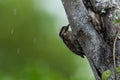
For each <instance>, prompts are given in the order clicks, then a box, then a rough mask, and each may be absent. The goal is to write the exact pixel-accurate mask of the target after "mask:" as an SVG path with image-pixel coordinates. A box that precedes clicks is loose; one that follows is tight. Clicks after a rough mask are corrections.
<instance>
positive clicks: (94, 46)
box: [62, 0, 120, 80]
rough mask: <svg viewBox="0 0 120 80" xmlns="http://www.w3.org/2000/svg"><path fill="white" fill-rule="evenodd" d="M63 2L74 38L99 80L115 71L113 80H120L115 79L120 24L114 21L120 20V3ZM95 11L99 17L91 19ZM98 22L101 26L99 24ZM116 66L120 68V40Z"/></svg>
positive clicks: (107, 0) (96, 0) (111, 0)
mask: <svg viewBox="0 0 120 80" xmlns="http://www.w3.org/2000/svg"><path fill="white" fill-rule="evenodd" d="M102 1H104V0H62V3H63V6H64V8H65V11H66V14H67V17H68V20H69V23H70V26H71V29H72V34H73V35H75V36H76V38H77V40H78V42H79V44H80V47H82V49H83V51H84V53H85V56H86V57H87V59H88V61H89V64H90V65H91V68H92V70H93V73H94V76H95V78H96V80H101V75H102V73H103V72H104V71H105V70H108V69H109V70H111V71H112V75H111V76H110V78H109V80H120V79H119V75H117V74H116V73H115V74H116V75H117V76H116V79H115V76H114V66H113V65H114V64H113V62H114V61H113V51H112V50H113V43H114V38H115V35H116V33H117V31H118V27H119V24H114V23H113V21H114V20H115V19H116V17H117V18H119V17H120V16H119V15H118V13H117V11H118V12H119V7H120V4H119V3H120V1H119V0H105V1H104V2H102ZM89 10H90V11H92V12H93V13H94V14H95V16H93V17H92V16H91V15H90V14H91V12H89ZM92 15H93V14H92ZM96 19H97V20H98V22H97V21H96ZM115 55H116V66H120V58H119V57H120V40H117V44H116V53H115Z"/></svg>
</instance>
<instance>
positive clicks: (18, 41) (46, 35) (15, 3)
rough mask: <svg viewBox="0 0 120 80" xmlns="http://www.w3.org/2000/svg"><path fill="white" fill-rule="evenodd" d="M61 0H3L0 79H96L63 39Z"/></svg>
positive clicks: (0, 19)
mask: <svg viewBox="0 0 120 80" xmlns="http://www.w3.org/2000/svg"><path fill="white" fill-rule="evenodd" d="M66 24H68V21H67V17H66V15H65V12H64V9H63V6H62V3H61V1H60V0H0V80H94V77H93V74H92V72H91V69H90V67H89V64H88V62H87V60H86V59H82V58H81V57H79V56H77V55H74V54H73V53H72V52H70V51H69V49H67V48H66V46H65V45H64V44H63V42H62V40H61V39H60V38H59V36H58V33H59V30H60V28H61V26H63V25H66Z"/></svg>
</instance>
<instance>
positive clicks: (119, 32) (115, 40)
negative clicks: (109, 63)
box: [113, 28, 120, 80]
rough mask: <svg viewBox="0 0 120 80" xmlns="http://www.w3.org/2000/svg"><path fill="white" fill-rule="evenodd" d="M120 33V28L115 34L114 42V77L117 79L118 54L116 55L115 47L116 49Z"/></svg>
mask: <svg viewBox="0 0 120 80" xmlns="http://www.w3.org/2000/svg"><path fill="white" fill-rule="evenodd" d="M119 34H120V28H119V30H118V32H117V34H116V36H115V39H114V43H113V64H114V65H113V66H114V77H115V80H116V56H115V49H116V42H117V38H118V36H119Z"/></svg>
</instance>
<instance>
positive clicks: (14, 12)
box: [13, 8, 17, 16]
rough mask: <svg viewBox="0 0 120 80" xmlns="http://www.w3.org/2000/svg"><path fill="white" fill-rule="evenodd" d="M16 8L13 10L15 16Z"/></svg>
mask: <svg viewBox="0 0 120 80" xmlns="http://www.w3.org/2000/svg"><path fill="white" fill-rule="evenodd" d="M16 12H17V11H16V8H15V9H13V15H15V16H16Z"/></svg>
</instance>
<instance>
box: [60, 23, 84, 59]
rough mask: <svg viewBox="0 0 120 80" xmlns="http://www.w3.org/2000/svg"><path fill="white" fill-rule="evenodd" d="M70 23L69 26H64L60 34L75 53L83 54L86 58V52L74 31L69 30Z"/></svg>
mask: <svg viewBox="0 0 120 80" xmlns="http://www.w3.org/2000/svg"><path fill="white" fill-rule="evenodd" d="M69 26H70V25H69V24H68V25H67V26H63V27H62V28H61V30H60V33H59V36H60V37H61V38H62V40H63V42H64V43H65V45H66V46H67V47H68V48H69V49H70V50H71V51H72V52H74V53H75V54H77V55H79V56H81V57H82V58H84V52H83V49H82V47H81V46H80V44H79V43H78V40H77V39H76V38H75V36H74V35H73V34H72V31H68V29H69Z"/></svg>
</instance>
